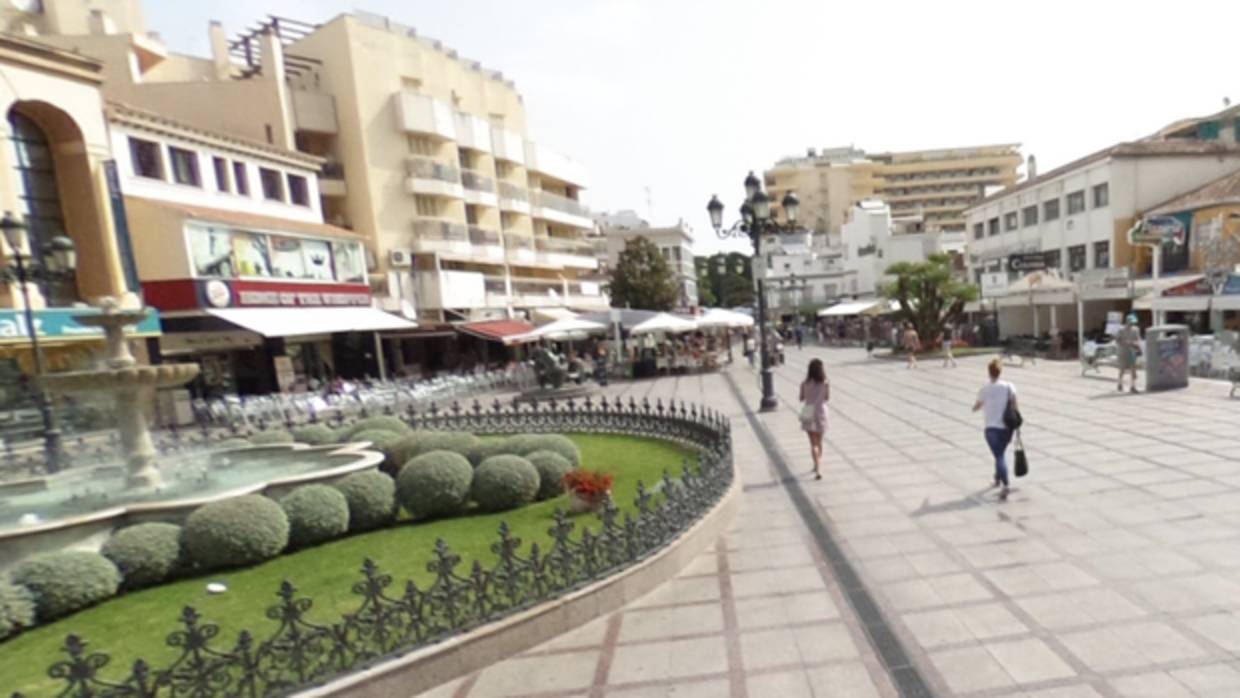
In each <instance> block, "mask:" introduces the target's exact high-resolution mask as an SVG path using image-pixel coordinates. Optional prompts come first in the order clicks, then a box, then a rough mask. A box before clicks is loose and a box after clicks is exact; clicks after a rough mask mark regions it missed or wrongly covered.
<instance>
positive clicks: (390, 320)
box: [207, 308, 417, 337]
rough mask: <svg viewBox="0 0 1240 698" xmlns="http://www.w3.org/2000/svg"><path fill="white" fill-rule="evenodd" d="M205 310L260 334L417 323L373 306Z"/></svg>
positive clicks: (288, 334)
mask: <svg viewBox="0 0 1240 698" xmlns="http://www.w3.org/2000/svg"><path fill="white" fill-rule="evenodd" d="M207 312H208V313H210V314H211V315H214V316H215V317H217V318H220V319H221V320H224V321H226V322H230V323H232V324H234V325H236V326H238V327H241V328H244V329H247V330H249V331H251V332H256V333H258V334H261V335H262V336H264V337H297V336H300V335H308V334H332V333H335V332H382V331H384V330H412V329H415V328H416V327H417V324H415V323H412V322H410V321H408V320H405V319H402V318H399V317H397V316H395V315H392V314H391V313H385V312H383V311H382V310H376V309H375V308H211V309H208V310H207Z"/></svg>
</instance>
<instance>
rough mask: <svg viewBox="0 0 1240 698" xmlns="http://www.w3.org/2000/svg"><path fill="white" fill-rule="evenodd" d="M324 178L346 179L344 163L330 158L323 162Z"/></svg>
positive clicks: (322, 175)
mask: <svg viewBox="0 0 1240 698" xmlns="http://www.w3.org/2000/svg"><path fill="white" fill-rule="evenodd" d="M320 176H321V177H322V178H323V179H344V163H342V162H336V161H334V160H329V161H327V162H325V163H323V172H322V174H321V175H320Z"/></svg>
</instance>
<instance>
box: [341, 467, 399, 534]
mask: <svg viewBox="0 0 1240 698" xmlns="http://www.w3.org/2000/svg"><path fill="white" fill-rule="evenodd" d="M332 486H333V487H335V488H336V489H337V490H339V491H340V493H341V494H343V495H344V498H345V501H346V502H347V503H348V505H349V530H350V531H351V532H353V533H358V532H361V531H370V530H372V529H376V528H380V527H383V526H386V525H388V524H390V523H392V521H394V520H396V483H395V482H394V481H393V480H392V478H390V477H388V476H387V475H385V474H383V473H381V472H379V471H377V470H367V471H364V472H360V473H353V474H352V475H349V476H348V477H345V478H343V479H341V480H338V481H336V482H335V483H333V484H332Z"/></svg>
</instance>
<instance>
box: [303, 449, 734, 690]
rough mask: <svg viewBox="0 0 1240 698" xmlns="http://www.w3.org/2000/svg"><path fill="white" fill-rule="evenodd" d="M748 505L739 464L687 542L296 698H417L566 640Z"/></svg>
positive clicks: (688, 554)
mask: <svg viewBox="0 0 1240 698" xmlns="http://www.w3.org/2000/svg"><path fill="white" fill-rule="evenodd" d="M740 498H741V483H740V473H739V472H738V470H737V468H736V465H735V464H733V466H732V485H731V487H729V488H728V491H727V492H725V493H724V495H723V497H721V498H720V499H719V501H718V502H717V503H716V504H715V506H714V507H713V508H712V509H711V510H710V511H708V512H707V513H706V515H704V516H703V517H702V518H701V519H700V520H698V522H697V523H695V524H694V525H693V526H692V527H691V528H690V529H689V530H688V531H686V532H685V533H684V534H683V535H681V536H680V537H679V538H677V539H676V540H675V541H673V542H672V543H670V544H669V545H668V546H667V547H665V548H663V549H662V550H660V551H659V552H657V553H655V554H654V555H652V556H650V557H648V558H646V559H645V560H643V561H641V562H640V563H638V564H636V565H634V566H632V567H630V568H628V569H626V570H623V571H621V572H618V573H616V574H615V575H612V576H611V577H608V578H607V579H603V580H600V581H598V582H595V583H593V584H591V585H590V586H587V587H584V588H582V589H578V590H577V591H574V592H572V593H569V594H566V595H564V596H561V597H560V598H558V599H554V600H552V601H548V602H546V603H543V604H540V605H538V606H536V607H534V608H530V609H527V610H525V611H522V612H520V613H516V614H514V615H512V616H509V617H507V618H504V619H502V620H499V621H496V622H494V623H489V624H487V625H484V626H482V627H480V628H477V629H475V630H472V631H470V632H468V633H465V634H463V635H458V636H456V637H452V638H449V639H447V640H444V641H443V642H441V643H438V644H435V645H431V646H429V647H424V648H422V649H420V650H416V651H414V652H411V653H409V654H407V655H405V656H403V657H398V658H396V659H392V660H389V661H386V662H383V663H381V664H376V665H375V666H372V667H370V668H368V669H365V670H363V671H359V672H357V673H353V674H349V675H348V676H344V677H342V678H340V679H338V680H336V681H333V682H331V683H329V684H326V685H324V686H319V687H317V688H311V689H308V690H305V691H300V692H298V693H297V694H296V695H298V696H303V697H304V698H318V697H320V696H349V698H390V696H397V695H400V696H415V695H417V694H419V693H421V692H423V691H428V690H430V689H432V688H434V687H436V686H438V685H440V684H442V683H446V682H448V681H451V680H452V679H455V678H458V677H461V676H465V675H466V674H470V673H472V672H474V671H477V670H479V669H482V668H484V667H487V666H490V665H491V664H494V663H495V662H498V661H500V660H502V659H506V658H508V657H511V656H513V655H515V654H518V653H520V652H524V651H525V650H527V649H529V648H531V647H534V646H535V645H539V644H542V643H543V642H546V641H548V640H551V639H553V638H555V637H557V636H559V635H563V634H564V633H567V632H569V631H570V630H573V629H575V628H577V627H579V626H581V625H584V624H586V623H588V622H590V621H592V620H594V619H595V618H599V617H600V616H603V615H606V614H608V613H611V612H612V611H615V610H618V609H619V608H621V607H622V606H624V605H625V604H627V603H629V602H631V601H634V600H636V599H638V598H639V597H641V596H644V595H645V594H647V593H649V592H650V591H652V590H654V588H655V587H657V586H659V585H660V584H662V583H664V582H666V581H668V580H670V579H671V578H672V577H675V576H676V575H677V574H678V573H679V572H680V571H681V570H682V569H684V568H685V566H687V565H688V564H689V562H691V561H692V560H693V559H694V558H695V557H697V556H698V555H699V554H700V553H701V552H702V551H703V550H705V549H706V548H707V547H708V546H710V545H711V544H712V543H714V541H715V540H716V539H717V538H718V537H719V536H720V535H722V534H723V532H724V531H726V530H727V528H728V526H729V525H731V523H732V520H733V519H734V518H735V517H736V511H737V509H738V508H739V507H740Z"/></svg>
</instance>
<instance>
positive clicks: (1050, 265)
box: [1043, 250, 1063, 269]
mask: <svg viewBox="0 0 1240 698" xmlns="http://www.w3.org/2000/svg"><path fill="white" fill-rule="evenodd" d="M1043 254H1044V255H1046V268H1047V269H1058V268H1059V267H1060V265H1061V264H1063V255H1061V254H1060V253H1059V250H1050V251H1048V252H1044V253H1043Z"/></svg>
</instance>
